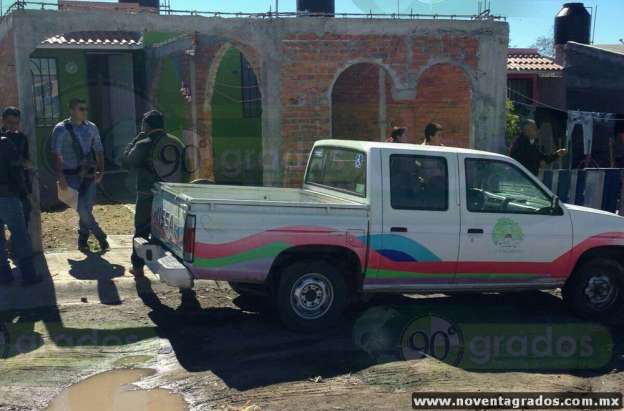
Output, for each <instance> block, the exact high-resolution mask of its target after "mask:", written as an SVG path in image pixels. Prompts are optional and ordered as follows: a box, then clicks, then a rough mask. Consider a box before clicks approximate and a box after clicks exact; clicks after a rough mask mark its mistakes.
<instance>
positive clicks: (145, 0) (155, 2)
mask: <svg viewBox="0 0 624 411" xmlns="http://www.w3.org/2000/svg"><path fill="white" fill-rule="evenodd" d="M119 3H135V4H137V3H138V4H139V6H141V7H153V8H155V9H157V8H160V0H119Z"/></svg>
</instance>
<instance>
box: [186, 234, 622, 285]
mask: <svg viewBox="0 0 624 411" xmlns="http://www.w3.org/2000/svg"><path fill="white" fill-rule="evenodd" d="M370 239H371V241H370V248H369V249H368V251H369V256H368V261H369V267H368V272H369V273H375V274H374V276H367V278H366V279H365V281H366V282H369V281H370V282H374V283H376V284H379V283H383V282H388V283H400V282H419V281H420V282H447V283H448V282H451V281H456V282H459V283H462V282H475V281H486V282H496V281H509V280H510V279H513V280H515V281H518V282H526V281H532V280H535V279H540V278H565V277H567V276H568V275H569V274H570V272H569V271H570V267H571V266H572V264H573V263H574V262H575V261H577V260H578V257H579V256H580V255H581V254H582V253H583V252H585V251H586V250H588V249H590V248H594V247H596V246H604V245H614V244H620V245H621V244H623V243H624V233H604V234H600V235H597V236H594V237H591V238H588V239H587V240H585V241H583V242H581V243H580V244H577V245H576V246H575V247H574V248H573V249H572V250H570V251H568V252H567V253H565V254H564V255H562V256H560V257H559V258H557V259H556V260H555V261H552V262H544V263H540V262H538V263H532V262H514V261H506V262H500V261H499V262H491V261H472V262H464V261H460V262H455V261H452V262H449V261H442V260H441V259H440V258H439V257H438V256H437V255H435V254H434V253H433V252H431V251H430V250H429V249H427V248H426V247H424V246H423V245H422V244H419V243H418V242H416V241H413V240H411V239H409V238H406V237H403V236H401V235H398V234H387V235H383V234H380V235H373V236H371V237H370ZM365 241H366V237H359V238H355V237H352V236H350V235H348V234H347V233H345V232H340V231H335V230H333V229H331V228H323V227H309V226H302V227H301V226H300V227H284V228H280V229H276V230H269V231H264V232H262V233H258V234H254V235H251V236H248V237H244V238H242V239H240V240H236V241H232V242H230V243H224V244H207V243H198V244H197V245H196V250H195V262H194V263H193V265H192V266H191V267H190V268H191V270H192V271H193V273H194V274H195V275H196V276H197V277H198V278H212V279H224V280H237V281H257V282H261V281H263V280H264V279H265V278H266V276H267V275H268V273H269V270H270V268H271V265H272V264H273V261H274V260H275V258H276V257H277V256H278V255H279V254H280V253H282V252H283V251H284V250H287V249H289V248H291V247H296V246H306V245H321V246H331V245H334V246H339V247H345V248H348V249H350V250H352V251H354V252H355V253H356V254H357V255H358V257H359V258H360V262H361V264H362V266H365V261H366V250H367V247H366V242H365ZM455 273H457V274H455Z"/></svg>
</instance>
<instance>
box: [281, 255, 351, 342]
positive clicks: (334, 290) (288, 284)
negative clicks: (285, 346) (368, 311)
mask: <svg viewBox="0 0 624 411" xmlns="http://www.w3.org/2000/svg"><path fill="white" fill-rule="evenodd" d="M276 303H277V304H276V305H277V308H278V310H279V315H280V318H281V320H282V322H283V323H284V324H285V325H286V327H287V328H289V329H291V330H296V331H304V332H313V331H319V330H322V329H326V328H331V327H332V326H334V325H336V324H337V323H338V322H339V321H340V320H341V318H342V314H343V312H344V310H345V307H346V305H347V286H346V283H345V280H344V278H343V276H342V275H341V274H340V272H339V271H338V270H337V269H336V268H335V267H333V266H332V265H330V264H328V263H325V262H319V261H301V262H297V263H294V264H291V265H290V266H288V267H286V268H285V269H284V271H282V273H281V276H280V281H279V285H278V290H277V301H276Z"/></svg>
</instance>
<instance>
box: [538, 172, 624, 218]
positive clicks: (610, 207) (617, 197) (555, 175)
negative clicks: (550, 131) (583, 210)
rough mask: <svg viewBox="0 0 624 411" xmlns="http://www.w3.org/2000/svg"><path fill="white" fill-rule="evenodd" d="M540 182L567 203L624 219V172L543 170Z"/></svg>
mask: <svg viewBox="0 0 624 411" xmlns="http://www.w3.org/2000/svg"><path fill="white" fill-rule="evenodd" d="M540 178H541V180H542V181H543V182H544V184H545V185H546V186H547V187H548V188H550V189H551V190H552V191H553V192H554V193H555V194H557V195H558V196H559V198H560V199H561V201H563V202H565V203H570V204H576V205H582V206H586V207H591V208H597V209H600V210H605V211H610V212H612V213H616V212H617V213H619V214H620V215H622V216H624V169H619V168H588V169H584V170H567V169H566V170H542V171H541V172H540Z"/></svg>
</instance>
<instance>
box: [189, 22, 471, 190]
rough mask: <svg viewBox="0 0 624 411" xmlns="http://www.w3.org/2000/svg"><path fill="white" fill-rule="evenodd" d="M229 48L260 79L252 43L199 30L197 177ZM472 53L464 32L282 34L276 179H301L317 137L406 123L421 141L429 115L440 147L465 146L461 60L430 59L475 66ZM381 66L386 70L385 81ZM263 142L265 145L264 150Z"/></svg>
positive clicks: (370, 134) (208, 159) (466, 103)
mask: <svg viewBox="0 0 624 411" xmlns="http://www.w3.org/2000/svg"><path fill="white" fill-rule="evenodd" d="M228 47H235V48H237V49H239V50H240V51H241V52H242V53H243V54H244V55H245V57H246V58H247V59H248V60H249V61H250V63H251V64H252V66H253V67H254V71H255V72H256V74H257V75H258V78H259V81H260V83H261V84H260V87H261V90H262V86H263V85H262V76H261V75H260V73H261V70H260V68H261V66H262V63H261V62H260V61H259V59H258V55H259V53H258V52H257V51H256V50H254V49H253V48H251V47H248V46H246V45H243V44H240V43H237V42H232V41H230V42H228V41H227V40H225V39H221V38H220V37H215V36H200V37H199V41H198V49H197V52H196V57H195V61H196V67H197V82H196V85H197V89H196V92H195V96H194V99H195V104H196V105H197V108H198V110H197V116H198V134H199V135H198V141H199V151H200V157H201V169H200V172H199V173H198V175H197V176H196V177H203V178H211V177H213V175H214V170H213V168H214V160H213V142H212V107H211V98H212V88H213V87H214V81H215V77H216V75H217V71H218V67H219V64H220V61H221V57H222V56H223V54H224V52H225V50H226V49H227V48H228ZM477 51H478V40H477V39H476V38H470V37H452V36H432V37H428V36H422V37H409V36H407V35H401V36H391V35H361V36H356V35H338V34H329V33H327V34H324V35H323V36H322V37H318V36H317V35H315V34H298V35H293V36H290V37H288V38H286V39H285V40H283V42H282V48H281V52H282V63H281V66H280V68H279V69H280V71H279V75H280V81H281V90H280V97H281V114H282V115H281V124H280V126H281V134H282V164H283V176H284V177H283V184H284V185H286V186H298V185H300V184H301V180H302V176H303V172H304V169H305V165H306V161H307V155H308V152H309V150H310V148H311V146H312V145H313V144H314V142H315V141H316V140H319V139H323V138H332V137H333V138H353V139H362V140H371V141H379V140H380V139H381V137H382V136H381V134H382V133H384V135H387V134H389V132H390V130H391V128H392V127H393V126H406V127H408V129H409V132H408V135H409V139H410V141H411V142H414V143H420V142H421V141H422V139H423V130H424V127H425V125H426V124H427V123H428V122H430V121H435V122H438V123H440V124H442V125H443V126H444V129H445V130H444V135H443V140H442V142H443V143H444V144H445V145H451V146H461V147H467V146H468V145H469V143H470V128H471V93H472V91H471V83H470V80H469V78H468V76H467V74H466V73H465V72H464V69H462V68H460V67H459V66H458V65H456V64H449V63H438V64H436V62H437V61H443V62H444V61H450V62H457V64H460V65H462V66H463V67H464V68H466V69H467V70H476V67H477V62H478V56H477ZM264 69H266V70H271V69H272V68H271V67H266V68H264ZM185 70H187V69H186V68H185ZM380 72H381V73H383V74H385V75H384V76H383V77H382V78H384V79H385V84H382V85H383V87H380ZM381 91H383V92H384V96H380V92H381ZM265 92H266V90H265ZM381 97H383V99H381V100H382V101H383V106H381V105H380V98H381ZM383 107H385V110H383ZM270 149H271V148H267V147H265V153H266V152H267V151H269V150H270Z"/></svg>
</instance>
